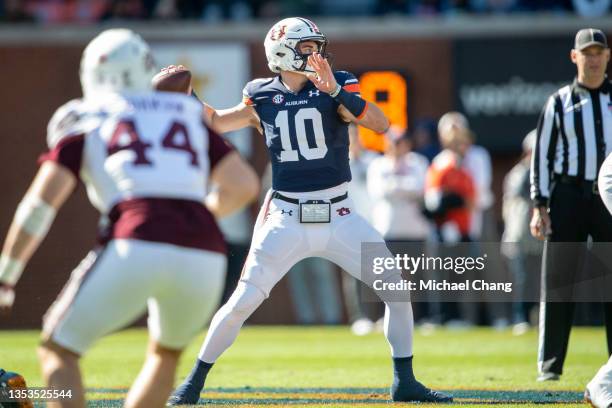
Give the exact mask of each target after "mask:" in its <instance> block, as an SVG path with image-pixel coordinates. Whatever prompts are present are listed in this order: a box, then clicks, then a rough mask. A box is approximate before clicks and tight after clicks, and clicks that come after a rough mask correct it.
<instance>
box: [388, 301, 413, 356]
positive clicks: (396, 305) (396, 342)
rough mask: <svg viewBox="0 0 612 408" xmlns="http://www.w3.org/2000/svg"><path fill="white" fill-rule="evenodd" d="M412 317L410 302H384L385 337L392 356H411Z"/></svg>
mask: <svg viewBox="0 0 612 408" xmlns="http://www.w3.org/2000/svg"><path fill="white" fill-rule="evenodd" d="M413 331H414V318H413V316H412V305H411V304H410V302H385V337H387V341H388V342H389V346H391V356H392V357H410V356H412V336H413Z"/></svg>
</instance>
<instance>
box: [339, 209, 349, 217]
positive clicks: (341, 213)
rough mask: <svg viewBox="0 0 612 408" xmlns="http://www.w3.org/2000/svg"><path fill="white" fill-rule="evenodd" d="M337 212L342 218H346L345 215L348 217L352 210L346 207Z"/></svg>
mask: <svg viewBox="0 0 612 408" xmlns="http://www.w3.org/2000/svg"><path fill="white" fill-rule="evenodd" d="M336 211H337V212H338V215H339V216H341V217H344V216H345V215H348V214H350V213H351V209H350V208H346V207H342V208H338V209H337V210H336Z"/></svg>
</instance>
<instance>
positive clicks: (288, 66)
mask: <svg viewBox="0 0 612 408" xmlns="http://www.w3.org/2000/svg"><path fill="white" fill-rule="evenodd" d="M302 41H315V42H316V43H318V44H319V53H320V54H322V55H323V56H325V48H326V46H327V37H325V35H324V34H322V33H321V31H319V28H318V27H317V26H316V24H315V23H313V22H312V21H310V20H308V19H305V18H301V17H291V18H286V19H284V20H281V21H279V22H278V23H276V24H274V25H273V26H272V28H271V29H270V31H268V34H267V35H266V40H265V41H264V47H265V49H266V58H267V59H268V67H270V70H271V71H272V72H280V71H294V72H301V73H306V72H314V70H313V69H312V68H311V67H310V66H309V65H308V55H303V54H301V53H300V52H299V51H298V44H299V43H300V42H302Z"/></svg>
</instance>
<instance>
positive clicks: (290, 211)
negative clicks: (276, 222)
mask: <svg viewBox="0 0 612 408" xmlns="http://www.w3.org/2000/svg"><path fill="white" fill-rule="evenodd" d="M281 214H289V216H290V217H291V216H292V215H293V210H287V211H285V210H281Z"/></svg>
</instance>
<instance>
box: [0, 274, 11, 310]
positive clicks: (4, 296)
mask: <svg viewBox="0 0 612 408" xmlns="http://www.w3.org/2000/svg"><path fill="white" fill-rule="evenodd" d="M14 302H15V289H13V287H12V286H9V285H7V284H4V283H1V282H0V312H1V313H3V314H6V313H9V312H10V311H11V308H12V307H13V303H14Z"/></svg>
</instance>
